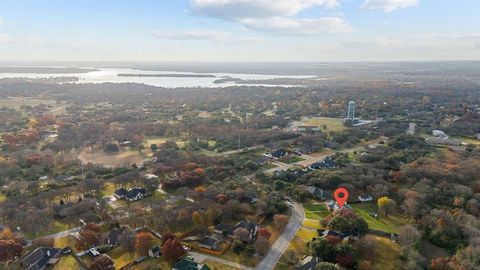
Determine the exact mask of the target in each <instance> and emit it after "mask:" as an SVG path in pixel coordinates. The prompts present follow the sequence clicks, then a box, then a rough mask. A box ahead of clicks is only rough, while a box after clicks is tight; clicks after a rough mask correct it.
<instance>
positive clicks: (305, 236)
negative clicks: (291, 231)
mask: <svg viewBox="0 0 480 270" xmlns="http://www.w3.org/2000/svg"><path fill="white" fill-rule="evenodd" d="M316 236H318V233H317V230H315V229H309V228H305V227H302V228H300V230H298V232H297V235H296V237H299V238H301V239H302V240H305V241H306V242H308V241H311V240H312V239H313V238H314V237H316Z"/></svg>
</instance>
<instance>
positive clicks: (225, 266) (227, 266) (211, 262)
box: [202, 260, 240, 270]
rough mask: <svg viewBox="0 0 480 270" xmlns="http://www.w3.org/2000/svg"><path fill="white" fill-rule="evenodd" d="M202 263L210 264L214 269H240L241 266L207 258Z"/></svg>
mask: <svg viewBox="0 0 480 270" xmlns="http://www.w3.org/2000/svg"><path fill="white" fill-rule="evenodd" d="M202 263H204V264H206V265H208V266H209V267H210V268H211V269H212V270H240V268H237V267H233V266H229V265H225V264H222V263H218V262H214V261H212V260H205V261H203V262H202Z"/></svg>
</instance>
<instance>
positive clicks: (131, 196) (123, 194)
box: [115, 187, 148, 201]
mask: <svg viewBox="0 0 480 270" xmlns="http://www.w3.org/2000/svg"><path fill="white" fill-rule="evenodd" d="M147 196H148V192H147V191H146V190H145V188H141V187H135V188H131V189H129V190H126V189H124V188H120V189H117V190H116V191H115V197H117V198H118V199H125V200H128V201H138V200H141V199H143V198H145V197H147Z"/></svg>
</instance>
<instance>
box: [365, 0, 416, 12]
mask: <svg viewBox="0 0 480 270" xmlns="http://www.w3.org/2000/svg"><path fill="white" fill-rule="evenodd" d="M417 5H418V0H366V1H365V2H364V3H363V4H362V5H361V8H362V9H365V10H382V11H384V12H391V11H394V10H396V9H400V8H407V7H414V6H417Z"/></svg>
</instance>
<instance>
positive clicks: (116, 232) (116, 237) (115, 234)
mask: <svg viewBox="0 0 480 270" xmlns="http://www.w3.org/2000/svg"><path fill="white" fill-rule="evenodd" d="M122 233H123V228H122V229H119V228H113V229H111V230H110V231H109V232H108V235H107V237H106V238H105V241H104V242H105V244H106V245H109V246H112V247H114V246H117V245H118V244H120V236H121V235H122Z"/></svg>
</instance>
